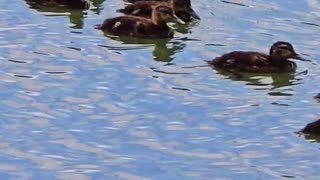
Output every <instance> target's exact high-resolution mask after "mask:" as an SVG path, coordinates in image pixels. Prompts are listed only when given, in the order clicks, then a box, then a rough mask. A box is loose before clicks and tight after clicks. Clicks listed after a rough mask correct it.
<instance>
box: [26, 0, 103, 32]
mask: <svg viewBox="0 0 320 180" xmlns="http://www.w3.org/2000/svg"><path fill="white" fill-rule="evenodd" d="M104 1H105V0H93V1H92V4H93V7H90V9H91V10H92V11H94V12H96V13H97V14H99V13H100V11H101V10H102V3H103V2H104ZM25 2H26V3H27V5H28V6H29V7H30V8H32V9H35V10H37V11H38V12H40V13H41V14H43V15H45V16H68V17H69V20H70V23H71V24H73V26H71V28H73V29H82V28H83V24H84V22H83V21H84V17H85V15H86V12H85V10H87V9H88V8H89V3H90V2H88V4H84V3H76V1H75V0H72V1H68V0H67V1H61V2H60V1H58V2H54V1H53V2H54V3H48V2H47V1H45V0H25Z"/></svg>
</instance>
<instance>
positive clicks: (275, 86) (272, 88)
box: [215, 69, 308, 96]
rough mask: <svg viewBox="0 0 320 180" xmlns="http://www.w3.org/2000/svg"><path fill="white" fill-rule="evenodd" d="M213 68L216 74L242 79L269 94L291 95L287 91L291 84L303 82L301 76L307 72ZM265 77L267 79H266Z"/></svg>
mask: <svg viewBox="0 0 320 180" xmlns="http://www.w3.org/2000/svg"><path fill="white" fill-rule="evenodd" d="M215 70H216V71H217V74H220V75H223V76H225V77H226V79H231V80H232V81H243V82H245V83H246V85H247V86H251V87H254V89H256V90H268V91H269V92H268V94H269V95H270V96H292V95H293V94H292V93H288V91H291V90H293V89H292V87H293V86H295V85H298V84H301V83H303V82H302V80H303V76H304V75H306V74H307V73H308V72H307V71H303V72H299V73H243V72H237V73H234V72H228V71H223V70H217V69H215ZM266 79H269V80H268V81H266ZM270 80H271V81H270Z"/></svg>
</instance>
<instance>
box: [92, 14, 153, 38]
mask: <svg viewBox="0 0 320 180" xmlns="http://www.w3.org/2000/svg"><path fill="white" fill-rule="evenodd" d="M141 22H142V23H141ZM148 23H150V24H151V21H150V22H149V21H148V20H147V19H144V18H139V17H135V16H120V17H116V18H111V19H106V20H105V21H104V22H103V24H101V25H99V26H97V28H98V29H101V30H103V31H105V32H109V33H111V34H114V35H126V36H136V34H137V33H139V31H142V32H143V30H142V29H141V28H142V27H141V26H144V25H142V24H148Z"/></svg>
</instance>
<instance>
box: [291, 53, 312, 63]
mask: <svg viewBox="0 0 320 180" xmlns="http://www.w3.org/2000/svg"><path fill="white" fill-rule="evenodd" d="M292 59H297V60H300V61H309V62H310V61H311V60H308V59H305V58H303V57H301V56H300V55H299V54H295V55H294V57H293V58H292Z"/></svg>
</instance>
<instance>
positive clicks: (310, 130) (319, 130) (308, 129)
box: [300, 119, 320, 135]
mask: <svg viewBox="0 0 320 180" xmlns="http://www.w3.org/2000/svg"><path fill="white" fill-rule="evenodd" d="M300 132H302V133H304V134H313V135H320V119H319V120H317V121H314V122H312V123H309V124H307V125H306V126H305V127H304V128H303V129H302V130H301V131H300Z"/></svg>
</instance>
